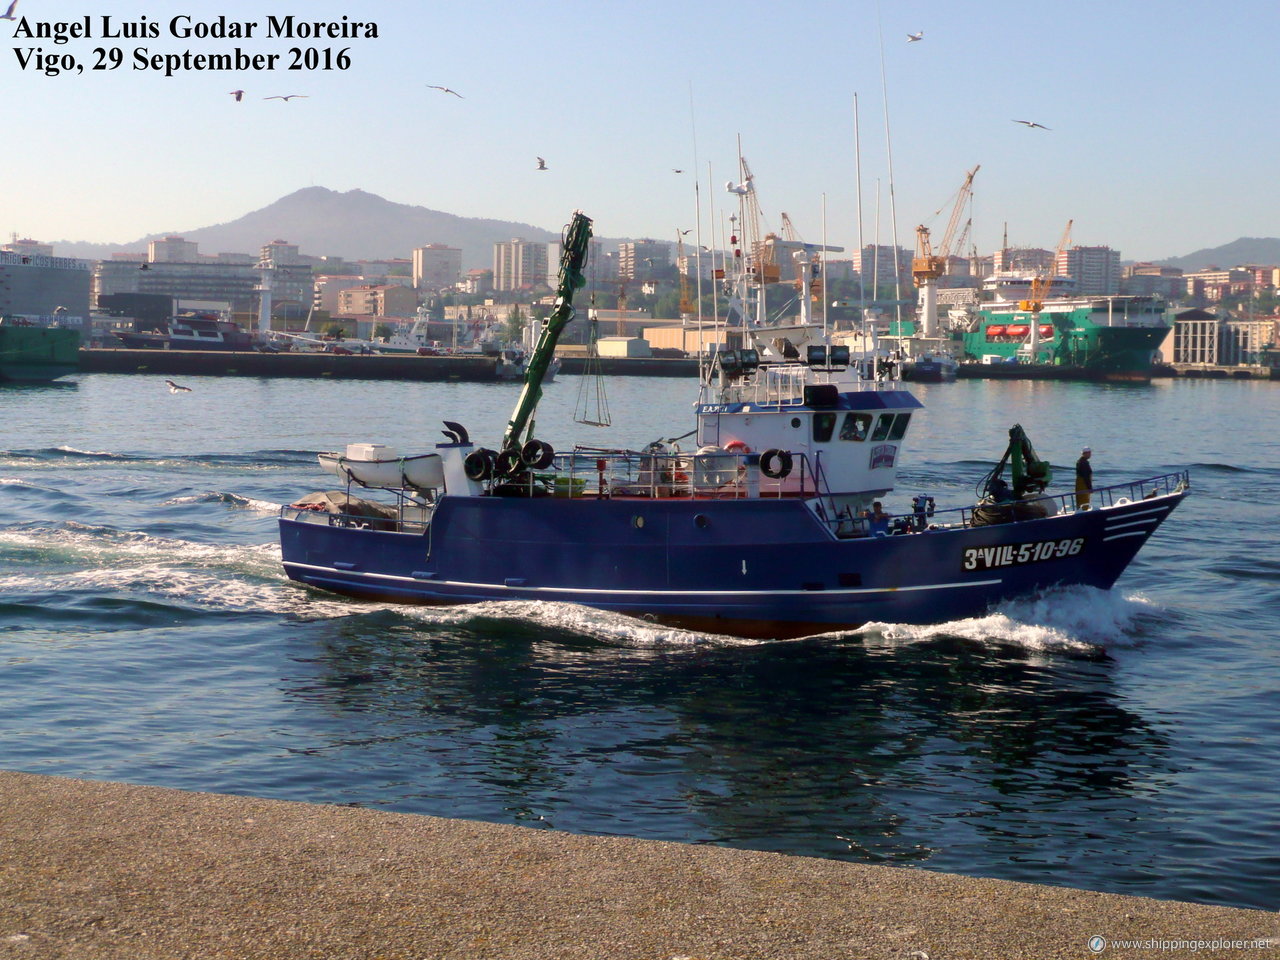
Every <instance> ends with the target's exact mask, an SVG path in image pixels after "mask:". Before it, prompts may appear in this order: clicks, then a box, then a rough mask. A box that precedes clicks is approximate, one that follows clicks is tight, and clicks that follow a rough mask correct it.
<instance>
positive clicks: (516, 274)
mask: <svg viewBox="0 0 1280 960" xmlns="http://www.w3.org/2000/svg"><path fill="white" fill-rule="evenodd" d="M546 282H547V244H546V243H532V242H530V241H528V240H525V239H523V238H521V237H515V238H513V239H511V240H509V241H507V242H505V243H495V244H494V245H493V289H494V290H521V289H525V288H530V289H532V288H533V287H536V286H538V285H539V284H543V283H546Z"/></svg>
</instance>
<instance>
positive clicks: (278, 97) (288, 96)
mask: <svg viewBox="0 0 1280 960" xmlns="http://www.w3.org/2000/svg"><path fill="white" fill-rule="evenodd" d="M307 96H308V94H305V93H290V94H287V95H285V96H281V95H280V94H278V93H277V94H276V95H275V96H274V97H263V98H262V99H263V100H284V101H285V102H288V101H290V100H292V99H294V98H295V97H303V98H304V99H305V98H306V97H307Z"/></svg>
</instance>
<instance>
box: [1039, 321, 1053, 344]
mask: <svg viewBox="0 0 1280 960" xmlns="http://www.w3.org/2000/svg"><path fill="white" fill-rule="evenodd" d="M1052 336H1053V324H1052V323H1042V324H1040V338H1041V339H1042V340H1043V339H1047V338H1049V337H1052Z"/></svg>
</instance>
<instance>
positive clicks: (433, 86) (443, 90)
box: [427, 83, 466, 100]
mask: <svg viewBox="0 0 1280 960" xmlns="http://www.w3.org/2000/svg"><path fill="white" fill-rule="evenodd" d="M427 89H428V90H439V91H440V92H441V93H452V94H453V95H454V96H455V97H457V98H458V99H459V100H465V99H466V98H465V97H464V96H463V95H462V94H460V93H459V92H458V91H457V90H450V89H449V88H448V87H440V86H437V85H436V84H434V83H428V84H427Z"/></svg>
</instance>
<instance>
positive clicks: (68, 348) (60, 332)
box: [0, 316, 80, 383]
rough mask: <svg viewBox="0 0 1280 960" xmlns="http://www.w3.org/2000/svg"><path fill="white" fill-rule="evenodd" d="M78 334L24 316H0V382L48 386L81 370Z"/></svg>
mask: <svg viewBox="0 0 1280 960" xmlns="http://www.w3.org/2000/svg"><path fill="white" fill-rule="evenodd" d="M79 355H80V332H79V331H78V330H75V329H72V328H70V327H59V326H56V325H53V324H43V323H39V322H36V321H33V320H31V319H29V318H26V317H14V316H8V317H0V382H4V383H47V382H49V381H50V380H57V379H58V378H59V377H64V376H66V375H67V374H69V373H75V372H76V371H77V370H78V369H79V367H80V359H79Z"/></svg>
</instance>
